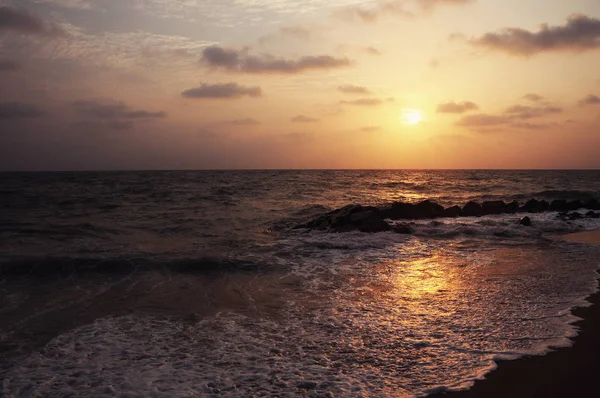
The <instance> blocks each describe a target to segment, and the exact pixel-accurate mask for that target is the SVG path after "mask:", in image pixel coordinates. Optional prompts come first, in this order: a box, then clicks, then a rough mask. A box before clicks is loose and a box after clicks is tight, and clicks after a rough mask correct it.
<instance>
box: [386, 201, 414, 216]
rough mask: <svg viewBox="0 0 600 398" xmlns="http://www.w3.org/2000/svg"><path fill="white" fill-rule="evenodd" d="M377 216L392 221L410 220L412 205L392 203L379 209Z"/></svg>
mask: <svg viewBox="0 0 600 398" xmlns="http://www.w3.org/2000/svg"><path fill="white" fill-rule="evenodd" d="M379 214H380V216H381V217H383V218H389V219H392V220H400V219H405V220H407V219H410V218H411V217H412V214H413V205H412V204H410V203H404V202H394V203H392V204H391V205H388V206H385V207H380V208H379Z"/></svg>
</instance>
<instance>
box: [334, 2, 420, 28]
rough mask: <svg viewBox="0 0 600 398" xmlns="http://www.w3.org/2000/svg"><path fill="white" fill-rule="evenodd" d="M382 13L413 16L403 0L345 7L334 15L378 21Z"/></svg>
mask: <svg viewBox="0 0 600 398" xmlns="http://www.w3.org/2000/svg"><path fill="white" fill-rule="evenodd" d="M382 15H395V16H400V17H404V18H411V17H413V16H414V14H413V13H411V12H409V11H407V10H406V8H405V4H404V2H403V1H381V2H378V3H377V4H376V5H375V6H373V7H371V8H364V7H361V6H348V7H344V8H342V9H340V10H338V11H337V12H335V13H334V16H336V17H338V18H340V19H344V20H347V21H356V20H358V21H361V22H363V23H376V22H377V21H378V20H379V18H380V17H381V16H382Z"/></svg>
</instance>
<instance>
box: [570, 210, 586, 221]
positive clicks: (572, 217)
mask: <svg viewBox="0 0 600 398" xmlns="http://www.w3.org/2000/svg"><path fill="white" fill-rule="evenodd" d="M582 218H583V214H581V213H578V212H576V211H575V212H573V213H571V214H569V220H581V219H582Z"/></svg>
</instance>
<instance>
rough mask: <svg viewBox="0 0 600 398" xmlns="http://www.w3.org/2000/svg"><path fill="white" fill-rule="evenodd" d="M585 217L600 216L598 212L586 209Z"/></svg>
mask: <svg viewBox="0 0 600 398" xmlns="http://www.w3.org/2000/svg"><path fill="white" fill-rule="evenodd" d="M585 216H586V218H600V213H596V212H594V211H588V212H587V213H585Z"/></svg>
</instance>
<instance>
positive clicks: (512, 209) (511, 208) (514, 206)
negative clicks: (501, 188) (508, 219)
mask: <svg viewBox="0 0 600 398" xmlns="http://www.w3.org/2000/svg"><path fill="white" fill-rule="evenodd" d="M518 211H519V202H517V201H516V200H513V201H512V202H510V203H508V204H507V205H506V206H505V207H504V212H505V213H510V214H514V213H516V212H518Z"/></svg>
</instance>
